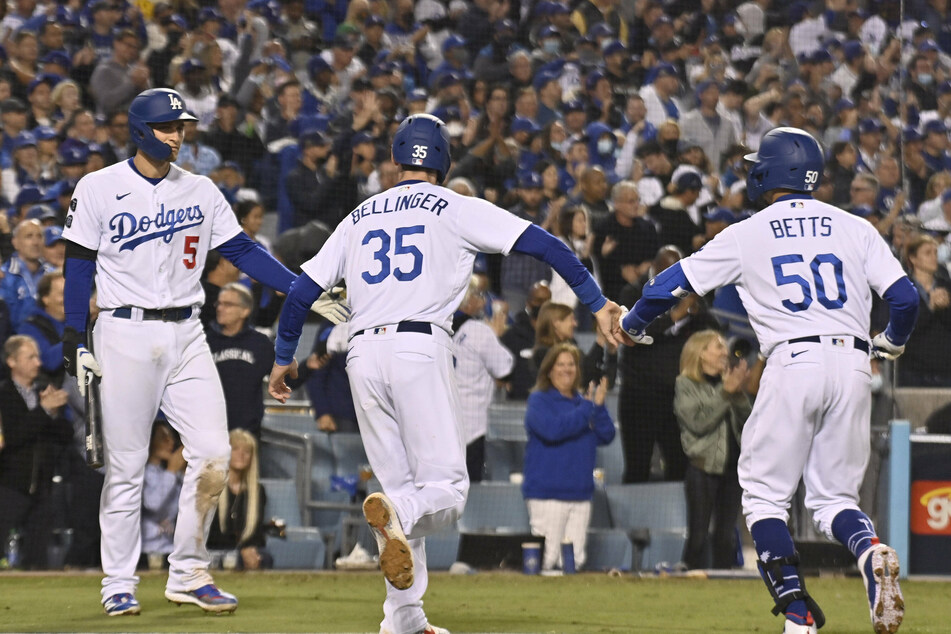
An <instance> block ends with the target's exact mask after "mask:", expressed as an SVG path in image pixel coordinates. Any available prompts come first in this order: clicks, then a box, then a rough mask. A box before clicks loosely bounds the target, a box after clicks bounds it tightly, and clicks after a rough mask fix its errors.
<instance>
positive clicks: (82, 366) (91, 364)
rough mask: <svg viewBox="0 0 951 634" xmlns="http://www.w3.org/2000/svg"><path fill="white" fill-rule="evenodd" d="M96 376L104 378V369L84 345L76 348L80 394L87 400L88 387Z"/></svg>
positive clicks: (77, 378)
mask: <svg viewBox="0 0 951 634" xmlns="http://www.w3.org/2000/svg"><path fill="white" fill-rule="evenodd" d="M95 376H97V377H101V376H102V369H101V368H100V367H99V362H98V361H96V357H94V356H92V353H91V352H90V351H89V350H86V346H84V345H82V344H80V345H78V346H76V381H77V382H78V383H79V394H80V395H81V396H82V397H83V398H86V386H87V385H89V383H91V382H92V380H93V377H95Z"/></svg>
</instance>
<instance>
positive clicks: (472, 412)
mask: <svg viewBox="0 0 951 634" xmlns="http://www.w3.org/2000/svg"><path fill="white" fill-rule="evenodd" d="M452 340H453V342H454V343H455V344H456V350H455V361H456V363H455V365H456V384H457V385H458V387H459V403H460V404H461V405H462V409H460V410H459V422H460V423H461V424H462V439H463V440H464V441H465V442H466V444H469V443H470V442H472V441H473V440H475V439H476V438H478V437H479V436H484V435H485V432H486V430H487V429H488V426H489V403H491V402H492V388H493V385H494V384H493V381H492V379H501V378H502V377H503V376H505V375H506V374H508V373H509V372H511V371H512V366H513V365H514V364H515V357H513V356H512V353H511V352H509V350H508V348H506V347H505V346H503V345H502V342H501V341H499V338H498V337H497V336H496V335H495V331H493V330H492V327H491V326H489V325H488V324H487V323H485V322H484V321H482V320H479V319H469V320H467V321H466V322H465V323H464V324H462V325H461V326H459V330H457V331H456V333H455V334H454V335H453V336H452Z"/></svg>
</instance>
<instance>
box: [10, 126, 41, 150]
mask: <svg viewBox="0 0 951 634" xmlns="http://www.w3.org/2000/svg"><path fill="white" fill-rule="evenodd" d="M31 145H32V146H34V147H35V146H36V137H35V136H33V133H32V132H27V131H26V130H23V131H22V132H20V133H19V134H17V135H16V136H15V137H13V149H14V150H19V149H20V148H22V147H29V146H31Z"/></svg>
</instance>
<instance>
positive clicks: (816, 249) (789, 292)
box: [682, 195, 905, 355]
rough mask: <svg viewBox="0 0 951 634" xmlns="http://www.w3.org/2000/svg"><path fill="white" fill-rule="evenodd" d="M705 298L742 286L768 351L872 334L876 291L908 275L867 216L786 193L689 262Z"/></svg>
mask: <svg viewBox="0 0 951 634" xmlns="http://www.w3.org/2000/svg"><path fill="white" fill-rule="evenodd" d="M682 267H683V271H684V274H685V275H686V277H687V280H688V281H689V282H690V285H691V286H692V287H693V289H694V290H695V291H696V292H697V293H699V294H700V295H704V294H706V293H709V292H710V291H712V290H714V289H716V288H718V287H720V286H723V285H725V284H736V285H737V286H738V289H737V290H738V292H739V295H740V299H741V300H742V301H743V306H744V307H746V310H747V312H748V313H749V317H750V324H751V325H752V327H753V330H754V331H755V333H756V337H757V339H758V340H759V343H760V348H761V349H762V351H763V354H767V355H768V354H769V352H770V350H772V348H773V347H774V346H775V345H777V344H778V343H781V342H783V341H788V340H789V339H795V338H797V337H803V336H813V335H852V336H855V337H859V338H862V339H866V340H867V339H868V334H869V313H870V312H871V306H872V296H871V293H870V292H869V287H871V288H872V289H874V290H875V292H876V293H878V294H879V295H881V294H883V293H884V292H885V291H886V290H887V289H888V287H889V286H891V285H892V284H893V283H894V282H895V281H897V280H898V279H899V278H901V277H903V276H904V275H905V272H904V271H903V270H902V267H901V264H899V262H898V261H897V260H896V259H895V257H894V256H893V255H892V253H891V251H889V248H888V245H887V244H886V243H885V241H884V240H883V239H882V237H881V236H880V235H879V233H878V231H876V229H875V228H874V227H873V226H872V225H871V224H870V223H869V222H868V221H866V220H864V219H862V218H859V217H857V216H853V215H852V214H849V213H847V212H845V211H842V210H841V209H838V208H836V207H833V206H831V205H827V204H825V203H822V202H819V201H818V200H814V199H812V198H806V197H800V196H795V195H791V196H785V197H783V198H781V199H780V200H778V201H776V202H775V203H773V204H772V205H770V206H769V207H767V208H766V209H764V210H762V211H760V212H759V213H757V214H755V215H753V216H752V217H751V218H748V219H746V220H744V221H743V222H739V223H736V224H734V225H731V226H730V227H727V228H726V229H725V230H724V231H722V232H721V233H720V234H718V235H717V237H716V238H714V239H713V240H712V241H711V242H710V243H709V244H707V245H706V246H704V247H703V249H701V250H700V251H698V252H697V253H694V254H693V255H691V256H690V257H689V258H687V259H685V260H684V261H683V262H682Z"/></svg>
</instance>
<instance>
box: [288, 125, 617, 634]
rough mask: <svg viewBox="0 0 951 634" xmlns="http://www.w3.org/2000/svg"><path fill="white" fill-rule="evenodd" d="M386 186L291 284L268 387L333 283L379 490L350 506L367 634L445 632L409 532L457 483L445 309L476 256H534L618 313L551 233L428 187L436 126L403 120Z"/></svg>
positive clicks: (600, 317) (603, 317) (603, 312)
mask: <svg viewBox="0 0 951 634" xmlns="http://www.w3.org/2000/svg"><path fill="white" fill-rule="evenodd" d="M392 157H393V161H394V163H396V164H397V165H399V166H400V167H401V175H400V182H399V183H398V184H397V185H396V186H395V187H393V188H391V189H389V190H387V191H385V192H382V193H380V194H378V195H376V196H373V197H372V198H370V199H368V200H366V201H365V202H363V203H362V204H361V205H360V206H358V207H357V208H356V209H354V210H353V211H352V212H351V213H350V214H349V215H348V216H347V217H346V218H344V219H343V220H342V221H341V223H340V224H339V225H338V226H337V228H336V230H335V231H334V233H333V234H332V235H331V236H330V238H329V239H328V240H327V242H326V243H325V244H324V246H323V248H322V249H321V250H320V252H319V253H318V254H317V255H316V256H314V257H313V258H312V259H311V260H309V261H308V262H306V263H305V264H304V265H303V267H302V268H303V271H304V274H303V275H301V276H300V277H299V278H298V279H297V280H296V281H295V282H294V284H293V285H292V286H291V291H290V293H289V294H288V296H287V300H286V302H285V305H284V308H283V310H282V313H281V319H280V323H279V326H278V337H277V344H276V354H275V358H276V362H275V364H274V369H273V371H272V372H271V379H270V386H269V391H270V393H271V395H272V396H274V397H275V398H277V399H278V400H281V401H284V400H285V399H286V398H287V396H288V394H289V393H290V391H289V389H288V388H287V385H286V384H285V382H284V377H285V376H287V375H290V376H295V375H296V373H297V362H296V361H295V360H294V357H293V354H294V351H295V349H296V346H297V340H298V338H299V337H300V333H301V325H302V323H303V318H304V315H305V311H306V307H307V306H308V305H309V302H310V301H312V299H311V298H312V297H317V296H319V295H320V294H321V293H322V292H323V289H329V288H332V287H333V286H334V285H335V284H336V283H337V282H338V281H339V280H341V279H346V282H347V296H348V299H349V301H350V305H351V306H352V309H353V317H352V321H351V324H350V348H349V352H348V354H347V373H348V375H349V377H350V386H351V388H352V391H353V399H354V404H355V406H356V411H357V419H358V423H359V425H360V433H361V435H362V437H363V443H364V445H365V447H366V451H367V457H368V458H369V461H370V466H371V467H372V468H373V473H374V474H375V475H376V477H377V478H379V480H380V483H381V484H382V487H383V493H382V494H381V493H375V494H372V495H370V496H368V497H367V499H366V501H365V502H364V506H363V511H364V515H365V516H366V519H367V522H368V524H369V525H370V527H371V529H372V530H373V532H374V535H375V536H376V539H377V544H378V545H379V548H380V567H381V568H382V570H383V574H384V576H385V577H386V580H387V597H386V600H385V602H384V604H383V621H382V623H381V626H380V631H381V632H387V633H391V634H408V633H411V632H414V633H415V632H426V633H433V632H445V630H443V629H441V628H436V627H433V626H432V625H430V624H429V623H428V622H427V619H426V615H425V613H424V612H423V608H422V597H423V594H424V593H425V591H426V585H427V572H426V555H425V550H424V547H423V537H424V536H425V535H427V534H430V533H433V532H436V531H438V530H440V529H441V528H443V527H445V526H447V525H449V524H450V523H452V522H453V521H455V520H456V519H457V518H458V517H459V515H460V513H462V509H463V507H464V505H465V501H466V494H467V492H468V488H469V479H468V477H467V475H466V465H465V447H464V443H463V436H462V433H461V429H460V425H459V423H458V411H459V396H458V391H457V389H456V382H455V377H454V374H453V367H452V348H453V346H452V340H451V322H452V314H453V311H454V310H455V308H456V307H457V306H458V305H459V303H460V301H461V299H462V297H463V294H464V293H465V291H466V287H467V285H468V282H469V276H470V274H471V273H472V264H473V261H474V259H475V255H476V253H477V252H480V251H481V252H486V253H502V254H508V253H510V252H513V251H517V252H520V253H526V254H530V255H534V256H536V257H538V258H539V259H543V260H544V261H546V262H547V263H548V264H550V265H551V266H552V267H553V268H554V269H555V270H556V271H557V272H558V273H559V274H560V275H561V276H562V277H563V278H565V279H566V280H567V281H568V283H569V284H570V285H571V287H572V288H573V289H574V290H575V292H576V293H577V294H578V296H579V298H580V299H581V301H582V303H584V304H586V305H587V306H588V307H589V308H590V309H591V310H592V311H594V314H595V317H596V319H597V322H598V326H599V328H601V329H602V330H603V331H605V333H606V336H607V337H608V339H609V340H611V341H615V337H614V333H612V328H615V329H616V328H618V322H617V319H618V316H619V315H620V307H619V306H617V304H615V303H614V302H611V301H608V300H607V299H606V298H605V297H604V296H603V295H602V293H601V289H600V288H599V287H598V285H597V282H595V281H594V279H593V278H592V277H591V276H590V275H589V274H588V272H587V270H586V269H585V268H584V266H583V265H582V264H581V262H579V261H578V259H577V258H576V257H575V256H574V254H572V253H571V251H570V250H568V248H567V247H566V246H564V244H563V243H562V242H561V241H560V240H558V239H557V238H555V237H553V236H551V235H550V234H548V233H547V232H545V231H544V230H542V229H540V228H538V227H537V226H534V225H531V223H529V222H528V221H526V220H522V219H519V218H517V217H516V216H513V215H512V214H510V213H508V212H507V211H505V210H503V209H500V208H498V207H496V206H495V205H493V204H491V203H489V202H486V201H484V200H479V199H476V198H468V197H464V196H460V195H458V194H456V193H455V192H453V191H451V190H449V189H445V188H443V187H441V186H439V185H438V184H437V183H441V182H442V181H443V179H444V178H445V176H446V173H447V172H448V171H449V167H450V157H449V134H448V132H447V131H446V126H445V124H444V123H443V122H442V121H441V120H439V119H437V118H436V117H433V116H431V115H426V114H417V115H412V116H410V117H407V118H406V119H405V120H404V121H403V123H402V124H401V125H400V127H399V129H398V130H397V132H396V134H395V135H394V139H393V150H392Z"/></svg>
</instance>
